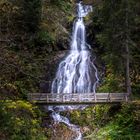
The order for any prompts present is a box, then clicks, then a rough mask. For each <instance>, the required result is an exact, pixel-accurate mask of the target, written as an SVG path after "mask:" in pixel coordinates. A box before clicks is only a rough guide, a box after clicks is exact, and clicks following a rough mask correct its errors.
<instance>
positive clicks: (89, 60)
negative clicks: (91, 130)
mask: <svg viewBox="0 0 140 140" xmlns="http://www.w3.org/2000/svg"><path fill="white" fill-rule="evenodd" d="M91 11H92V7H91V6H88V5H82V3H81V2H80V3H78V4H77V18H76V21H75V22H74V27H73V33H72V41H71V50H70V52H69V54H68V56H67V57H66V58H65V59H64V60H63V61H62V62H61V63H60V65H59V67H58V70H57V73H56V77H55V79H54V81H53V83H52V91H51V92H52V94H55V93H67V94H69V93H77V94H78V93H95V90H96V86H97V84H98V81H99V79H98V74H97V68H96V66H95V65H94V60H95V58H93V57H92V55H91V53H90V48H89V45H87V43H86V37H85V36H86V31H85V25H84V21H83V17H85V16H86V15H87V14H88V13H89V12H91ZM78 108H79V106H49V110H52V114H51V115H52V117H53V119H54V121H55V122H63V123H65V124H66V125H67V126H68V127H69V128H70V129H71V130H73V131H75V132H76V133H77V137H76V138H75V140H82V134H81V132H80V128H79V127H77V126H76V125H73V124H71V123H70V122H69V119H68V118H66V117H64V116H61V115H60V112H61V111H66V110H69V109H78Z"/></svg>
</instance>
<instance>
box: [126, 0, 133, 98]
mask: <svg viewBox="0 0 140 140" xmlns="http://www.w3.org/2000/svg"><path fill="white" fill-rule="evenodd" d="M126 6H127V7H126V19H125V24H126V41H125V51H126V52H125V53H126V76H125V81H126V91H127V93H128V96H129V99H131V95H132V94H131V80H130V51H129V23H128V14H129V13H128V12H129V3H128V1H127V0H126Z"/></svg>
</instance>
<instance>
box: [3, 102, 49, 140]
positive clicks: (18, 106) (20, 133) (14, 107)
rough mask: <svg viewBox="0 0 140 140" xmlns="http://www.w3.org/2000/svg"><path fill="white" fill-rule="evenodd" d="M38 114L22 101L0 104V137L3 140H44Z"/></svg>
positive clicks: (36, 110)
mask: <svg viewBox="0 0 140 140" xmlns="http://www.w3.org/2000/svg"><path fill="white" fill-rule="evenodd" d="M39 116H40V112H39V110H38V109H37V108H36V107H33V106H32V105H31V104H30V103H28V102H24V101H5V102H1V103H0V118H1V119H0V124H1V125H0V137H1V139H3V140H46V139H47V138H46V137H45V135H44V132H43V129H42V128H41V127H40V121H41V119H40V117H39Z"/></svg>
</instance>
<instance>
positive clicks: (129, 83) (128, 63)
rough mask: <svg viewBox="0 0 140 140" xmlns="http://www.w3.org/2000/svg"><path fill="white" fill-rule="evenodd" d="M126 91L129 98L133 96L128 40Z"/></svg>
mask: <svg viewBox="0 0 140 140" xmlns="http://www.w3.org/2000/svg"><path fill="white" fill-rule="evenodd" d="M125 47H126V79H125V81H126V90H127V93H128V95H129V96H131V80H130V53H129V47H128V40H126V46H125Z"/></svg>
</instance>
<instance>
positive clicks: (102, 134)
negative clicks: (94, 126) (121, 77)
mask: <svg viewBox="0 0 140 140" xmlns="http://www.w3.org/2000/svg"><path fill="white" fill-rule="evenodd" d="M89 137H90V138H91V139H93V140H94V139H99V140H102V139H105V140H117V139H119V140H138V139H139V138H140V102H139V101H138V102H134V103H129V104H128V103H127V104H123V105H122V108H121V110H120V111H119V112H118V113H117V114H116V115H115V118H114V119H113V120H112V121H111V122H110V123H108V124H107V125H106V126H105V127H102V128H100V129H99V130H98V131H97V132H96V133H93V134H92V135H90V136H89Z"/></svg>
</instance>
